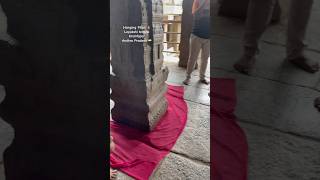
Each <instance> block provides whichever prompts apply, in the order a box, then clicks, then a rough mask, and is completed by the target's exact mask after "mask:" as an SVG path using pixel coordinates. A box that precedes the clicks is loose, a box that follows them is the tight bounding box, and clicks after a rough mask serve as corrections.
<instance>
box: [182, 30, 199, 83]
mask: <svg viewBox="0 0 320 180" xmlns="http://www.w3.org/2000/svg"><path fill="white" fill-rule="evenodd" d="M200 50H201V38H199V37H197V36H195V35H193V34H191V36H190V55H189V60H188V66H187V77H186V79H185V80H184V81H183V83H184V84H185V85H188V84H189V81H190V78H191V73H192V71H193V70H194V65H195V64H196V61H197V59H198V57H199V52H200Z"/></svg>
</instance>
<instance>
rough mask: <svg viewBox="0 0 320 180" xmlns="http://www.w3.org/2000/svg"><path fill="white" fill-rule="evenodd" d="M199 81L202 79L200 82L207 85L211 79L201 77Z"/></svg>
mask: <svg viewBox="0 0 320 180" xmlns="http://www.w3.org/2000/svg"><path fill="white" fill-rule="evenodd" d="M199 81H200V83H202V84H206V85H208V84H209V81H208V80H206V79H200V80H199Z"/></svg>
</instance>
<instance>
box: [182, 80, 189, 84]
mask: <svg viewBox="0 0 320 180" xmlns="http://www.w3.org/2000/svg"><path fill="white" fill-rule="evenodd" d="M182 83H183V84H184V85H189V84H190V78H186V79H185V80H184V81H183V82H182Z"/></svg>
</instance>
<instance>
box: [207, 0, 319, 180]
mask: <svg viewBox="0 0 320 180" xmlns="http://www.w3.org/2000/svg"><path fill="white" fill-rule="evenodd" d="M314 2H315V4H314V7H313V11H312V17H311V21H310V23H309V28H308V35H307V41H306V42H307V43H308V44H309V46H308V47H307V51H306V54H307V55H308V56H309V57H311V58H313V59H315V60H317V61H319V63H320V34H319V32H320V31H319V28H320V25H319V20H320V2H319V1H314ZM212 22H213V23H214V24H213V27H214V30H213V34H212V36H213V42H214V55H213V61H212V62H211V74H212V76H213V77H230V78H235V79H236V81H237V96H238V104H237V109H236V114H237V116H238V118H239V121H240V125H241V126H242V127H243V129H244V130H245V132H246V134H247V138H248V142H249V180H320V113H319V112H318V111H316V109H315V108H314V107H313V100H314V99H315V98H316V97H317V96H320V73H316V74H309V73H306V72H303V71H301V70H299V69H297V68H295V67H294V66H292V65H291V64H288V63H287V62H285V61H283V59H284V58H285V39H286V36H285V26H284V25H283V24H285V23H280V24H277V25H272V26H270V27H269V28H268V30H267V32H266V33H265V34H264V36H263V38H262V42H261V52H260V54H259V56H258V62H257V64H256V66H255V69H254V72H253V74H252V75H250V76H246V75H241V74H239V73H237V72H236V71H234V70H233V67H232V65H233V63H234V62H235V61H236V60H237V58H239V56H240V55H241V41H242V34H243V31H244V23H243V21H241V20H238V19H232V18H226V17H219V16H217V15H215V16H214V17H213V21H212Z"/></svg>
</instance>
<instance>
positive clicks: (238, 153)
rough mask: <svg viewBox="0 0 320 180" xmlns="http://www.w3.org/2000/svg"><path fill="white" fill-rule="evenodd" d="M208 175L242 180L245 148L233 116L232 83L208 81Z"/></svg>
mask: <svg viewBox="0 0 320 180" xmlns="http://www.w3.org/2000/svg"><path fill="white" fill-rule="evenodd" d="M211 85H212V86H211V90H212V91H211V92H212V93H211V96H212V97H211V100H212V101H211V108H210V109H211V122H212V123H211V162H212V166H211V172H212V176H211V177H212V179H214V180H246V179H247V163H248V144H247V139H246V136H245V133H244V132H243V130H242V129H241V127H240V126H239V125H238V124H237V122H236V121H237V117H236V116H235V115H234V110H235V106H236V101H237V98H236V88H235V81H234V80H233V79H216V78H212V79H211Z"/></svg>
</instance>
